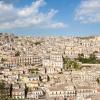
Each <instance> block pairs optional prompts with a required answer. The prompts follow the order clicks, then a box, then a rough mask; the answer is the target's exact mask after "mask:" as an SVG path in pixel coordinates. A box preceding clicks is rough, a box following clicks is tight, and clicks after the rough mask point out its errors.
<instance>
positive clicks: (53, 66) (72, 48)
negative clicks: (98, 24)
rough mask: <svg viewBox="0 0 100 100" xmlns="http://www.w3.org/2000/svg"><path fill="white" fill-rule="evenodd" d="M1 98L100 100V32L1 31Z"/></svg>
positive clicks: (3, 99)
mask: <svg viewBox="0 0 100 100" xmlns="http://www.w3.org/2000/svg"><path fill="white" fill-rule="evenodd" d="M0 100H100V36H87V37H67V36H64V37H63V36H62V37H61V36H44V37H42V36H41V37H38V36H33V37H32V36H17V35H14V34H8V33H0Z"/></svg>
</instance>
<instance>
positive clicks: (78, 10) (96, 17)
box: [0, 0, 100, 35]
mask: <svg viewBox="0 0 100 100" xmlns="http://www.w3.org/2000/svg"><path fill="white" fill-rule="evenodd" d="M0 32H11V33H17V34H25V35H95V34H96V35H100V0H0Z"/></svg>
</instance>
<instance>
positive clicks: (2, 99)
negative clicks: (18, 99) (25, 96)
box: [0, 81, 10, 100]
mask: <svg viewBox="0 0 100 100" xmlns="http://www.w3.org/2000/svg"><path fill="white" fill-rule="evenodd" d="M9 98H10V97H9V87H6V84H5V83H4V82H3V81H1V82H0V100H9Z"/></svg>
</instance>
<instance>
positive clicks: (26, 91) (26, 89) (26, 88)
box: [25, 84, 28, 98]
mask: <svg viewBox="0 0 100 100" xmlns="http://www.w3.org/2000/svg"><path fill="white" fill-rule="evenodd" d="M27 93H28V87H27V85H26V84H25V98H27Z"/></svg>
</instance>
